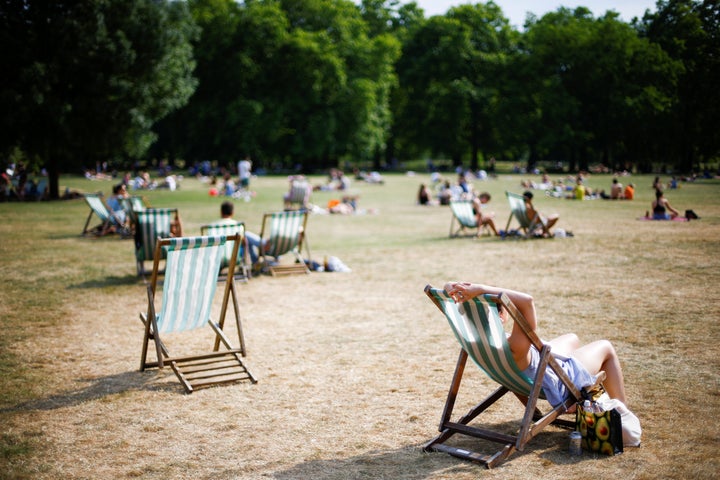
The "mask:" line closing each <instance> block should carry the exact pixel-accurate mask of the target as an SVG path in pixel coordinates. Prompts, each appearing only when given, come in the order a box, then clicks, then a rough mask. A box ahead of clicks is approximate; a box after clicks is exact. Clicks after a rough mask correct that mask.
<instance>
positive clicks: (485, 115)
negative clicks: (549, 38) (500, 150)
mask: <svg viewBox="0 0 720 480" xmlns="http://www.w3.org/2000/svg"><path fill="white" fill-rule="evenodd" d="M516 41H517V35H516V33H515V32H514V31H513V30H512V29H511V28H510V26H509V24H508V21H507V19H506V18H504V17H503V15H502V11H501V10H500V8H499V7H498V6H497V5H495V4H494V3H493V2H488V3H487V4H477V5H463V6H460V7H456V8H452V9H450V11H448V13H447V14H446V15H445V16H435V17H432V18H430V19H428V21H427V22H426V23H424V24H422V25H421V26H419V27H418V28H416V29H415V30H413V31H412V33H411V36H410V37H409V38H408V40H407V42H406V43H405V45H404V48H403V58H402V59H401V60H400V62H399V64H398V67H397V68H398V73H399V76H400V82H401V89H402V90H403V91H404V92H403V93H402V96H403V97H404V98H405V102H404V103H403V105H402V111H401V112H400V113H399V122H400V123H401V127H400V129H401V131H403V132H404V134H403V135H404V136H405V137H406V143H414V144H416V145H418V146H420V147H424V148H427V149H429V150H430V151H431V152H432V153H433V154H435V155H438V154H447V155H449V156H450V157H451V158H452V159H453V163H454V164H455V165H460V164H461V163H462V159H463V156H464V155H469V156H470V166H471V168H473V169H477V168H478V165H479V157H480V156H481V154H482V151H483V150H487V149H490V148H497V146H498V142H497V135H496V134H497V131H496V129H495V128H494V126H493V118H494V116H495V114H496V112H497V110H496V109H497V106H498V102H499V95H498V94H499V88H500V83H499V82H500V80H499V76H500V72H502V71H503V69H504V65H505V62H506V60H507V58H508V55H510V54H511V53H512V52H513V50H514V49H515V45H516Z"/></svg>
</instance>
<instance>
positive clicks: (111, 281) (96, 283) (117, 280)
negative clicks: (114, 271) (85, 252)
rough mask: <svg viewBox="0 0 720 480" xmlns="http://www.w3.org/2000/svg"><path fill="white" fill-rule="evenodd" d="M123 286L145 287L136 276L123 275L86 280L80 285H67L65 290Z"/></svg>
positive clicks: (140, 278) (141, 279)
mask: <svg viewBox="0 0 720 480" xmlns="http://www.w3.org/2000/svg"><path fill="white" fill-rule="evenodd" d="M125 285H139V286H143V285H145V282H144V281H143V278H142V277H140V276H138V275H123V276H111V277H104V278H97V279H93V280H86V281H84V282H82V283H76V284H74V285H68V287H67V288H70V289H74V288H103V287H120V286H125Z"/></svg>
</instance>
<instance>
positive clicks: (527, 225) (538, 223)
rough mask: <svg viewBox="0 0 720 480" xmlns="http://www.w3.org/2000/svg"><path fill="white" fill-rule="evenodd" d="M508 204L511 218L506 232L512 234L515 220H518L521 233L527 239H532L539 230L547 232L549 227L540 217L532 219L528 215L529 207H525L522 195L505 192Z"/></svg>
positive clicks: (506, 226)
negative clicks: (511, 229) (511, 228)
mask: <svg viewBox="0 0 720 480" xmlns="http://www.w3.org/2000/svg"><path fill="white" fill-rule="evenodd" d="M505 196H507V199H508V203H509V204H510V216H509V217H508V221H507V225H505V232H506V234H507V232H510V224H511V223H512V220H513V218H515V220H517V223H518V224H519V227H518V229H519V231H521V232H522V234H523V236H524V237H525V238H531V237H532V236H533V234H534V232H535V230H537V229H538V228H542V230H543V231H544V232H546V231H547V226H546V225H545V224H544V223H542V220H541V219H540V215H536V217H535V218H534V219H532V220H531V219H530V217H528V213H527V207H526V205H525V199H524V198H523V196H522V195H518V194H517V193H512V192H505Z"/></svg>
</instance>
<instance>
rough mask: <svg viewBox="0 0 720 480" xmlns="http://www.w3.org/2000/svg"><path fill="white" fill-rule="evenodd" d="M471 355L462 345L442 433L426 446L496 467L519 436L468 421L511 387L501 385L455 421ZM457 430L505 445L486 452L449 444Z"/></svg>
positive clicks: (425, 449) (460, 432)
mask: <svg viewBox="0 0 720 480" xmlns="http://www.w3.org/2000/svg"><path fill="white" fill-rule="evenodd" d="M467 357H468V355H467V352H465V350H462V349H461V350H460V355H459V356H458V361H457V364H456V366H455V373H454V374H453V379H452V382H451V384H450V389H449V391H448V396H447V399H446V401H445V407H444V409H443V413H442V417H441V420H440V426H439V428H438V429H439V431H440V434H439V435H437V436H436V437H435V438H433V439H432V440H430V441H429V442H427V443H426V444H425V445H424V446H423V450H424V451H426V452H430V451H440V452H445V453H448V454H450V455H453V456H456V457H460V458H465V459H468V460H473V461H477V462H480V463H482V464H484V465H485V466H486V467H487V468H492V467H494V466H496V465H498V464H499V463H502V461H504V460H505V459H506V458H507V457H508V456H509V455H510V454H511V453H512V452H513V451H514V450H515V443H516V437H513V436H509V435H503V434H500V433H498V432H492V431H489V430H485V429H481V428H475V427H470V426H468V424H469V423H470V422H471V421H472V420H474V419H475V418H476V417H477V416H478V415H480V414H481V413H482V412H484V411H485V410H487V409H488V408H489V407H490V406H491V405H493V404H494V403H495V402H497V401H498V400H499V399H500V398H502V397H503V396H504V395H505V394H506V393H508V391H509V390H508V389H507V388H505V387H503V386H501V387H499V388H498V389H497V390H495V391H494V392H493V393H492V394H491V395H490V396H488V397H487V398H486V399H485V400H483V401H482V402H480V403H479V404H477V405H475V406H474V407H473V408H471V409H470V411H468V412H467V413H466V414H465V415H463V416H462V417H461V418H460V419H458V420H457V421H456V422H452V421H451V416H452V412H453V409H454V406H455V400H456V399H457V394H458V391H459V389H460V383H461V381H462V376H463V373H464V370H465V365H466V364H467ZM455 434H464V435H469V436H473V437H477V438H484V439H487V440H491V441H494V442H498V443H502V444H503V448H502V449H501V450H500V451H498V452H497V453H495V454H494V455H482V454H480V453H477V452H472V451H468V450H465V449H460V448H456V447H452V446H449V445H446V444H445V442H446V441H447V440H448V439H450V438H451V437H452V436H453V435H455Z"/></svg>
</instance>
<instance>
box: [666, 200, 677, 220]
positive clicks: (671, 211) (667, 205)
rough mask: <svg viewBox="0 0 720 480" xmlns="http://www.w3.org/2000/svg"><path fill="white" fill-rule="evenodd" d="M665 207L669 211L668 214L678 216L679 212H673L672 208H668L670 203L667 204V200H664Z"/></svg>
mask: <svg viewBox="0 0 720 480" xmlns="http://www.w3.org/2000/svg"><path fill="white" fill-rule="evenodd" d="M665 207H666V208H667V209H668V210H669V211H670V213H672V214H674V215H676V216H677V215H680V212H678V211H677V210H675V209H674V208H673V207H671V206H670V202H668V201H667V199H666V200H665Z"/></svg>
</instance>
